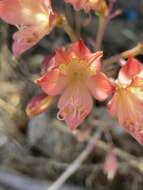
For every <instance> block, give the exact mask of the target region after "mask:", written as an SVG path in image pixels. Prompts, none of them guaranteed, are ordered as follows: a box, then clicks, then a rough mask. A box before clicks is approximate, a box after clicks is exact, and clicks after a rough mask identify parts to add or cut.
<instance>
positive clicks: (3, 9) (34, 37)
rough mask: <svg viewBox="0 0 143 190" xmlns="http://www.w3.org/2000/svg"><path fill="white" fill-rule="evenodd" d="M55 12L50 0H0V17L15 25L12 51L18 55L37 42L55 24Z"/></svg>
mask: <svg viewBox="0 0 143 190" xmlns="http://www.w3.org/2000/svg"><path fill="white" fill-rule="evenodd" d="M55 16H56V15H55V13H54V12H53V11H52V8H51V3H50V0H38V1H36V2H35V0H1V1H0V18H1V19H2V20H4V21H5V22H7V23H8V24H11V25H15V26H17V27H18V29H19V31H18V32H16V33H15V34H14V35H13V39H14V43H13V47H12V49H13V53H14V55H15V56H16V57H18V56H20V55H21V54H22V53H23V52H25V51H26V50H27V49H29V48H31V47H32V46H34V45H35V44H36V43H38V42H39V41H40V40H41V39H42V38H43V37H44V36H45V35H46V34H48V33H49V32H50V31H51V30H52V28H53V27H54V25H55Z"/></svg>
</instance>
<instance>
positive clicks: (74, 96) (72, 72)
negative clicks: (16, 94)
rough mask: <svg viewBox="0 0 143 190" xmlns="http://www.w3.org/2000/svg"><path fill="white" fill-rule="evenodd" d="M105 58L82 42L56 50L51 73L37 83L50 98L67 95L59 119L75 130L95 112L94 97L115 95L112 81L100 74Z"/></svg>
mask: <svg viewBox="0 0 143 190" xmlns="http://www.w3.org/2000/svg"><path fill="white" fill-rule="evenodd" d="M101 57H102V52H100V51H98V52H96V53H91V52H90V51H89V50H88V49H87V47H86V46H85V45H84V44H83V42H82V41H79V42H76V43H73V44H71V45H70V46H69V47H68V48H67V49H65V50H63V49H58V50H56V54H55V56H54V57H53V58H52V59H51V62H52V64H51V63H48V64H47V65H48V69H47V72H46V73H45V74H44V75H43V76H42V77H41V78H40V79H38V80H37V83H38V84H39V85H40V86H41V87H42V89H43V91H44V92H45V93H46V94H48V95H50V96H56V95H58V94H60V93H61V92H63V94H62V96H61V97H60V99H59V102H58V108H59V112H58V118H59V119H62V120H65V122H66V123H67V125H68V126H69V128H70V129H71V130H74V129H75V128H77V127H78V126H79V125H80V124H81V123H82V121H83V120H84V119H85V118H86V116H87V115H88V114H89V113H90V112H91V110H92V107H93V101H92V96H93V97H95V98H96V99H98V100H101V101H103V100H105V99H106V98H107V97H108V96H109V95H110V94H111V93H112V90H113V87H112V85H111V83H110V81H109V80H108V79H107V77H106V76H105V74H103V73H102V72H100V59H101ZM48 61H49V59H48Z"/></svg>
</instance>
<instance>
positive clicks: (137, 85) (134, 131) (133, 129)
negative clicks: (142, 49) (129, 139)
mask: <svg viewBox="0 0 143 190" xmlns="http://www.w3.org/2000/svg"><path fill="white" fill-rule="evenodd" d="M142 74H143V66H142V64H141V63H140V62H139V61H138V60H136V59H134V58H132V57H129V59H128V61H127V63H126V64H125V65H124V66H123V67H122V68H121V70H120V72H119V77H118V80H117V81H116V84H115V86H116V92H115V94H114V96H113V98H112V99H111V101H110V102H109V104H108V107H109V111H110V112H111V114H112V115H117V117H118V119H119V122H120V124H121V125H122V126H123V127H124V128H125V129H126V130H127V131H128V132H129V133H130V134H131V135H132V136H133V137H134V138H135V139H136V140H137V141H138V142H139V143H140V144H143V75H142Z"/></svg>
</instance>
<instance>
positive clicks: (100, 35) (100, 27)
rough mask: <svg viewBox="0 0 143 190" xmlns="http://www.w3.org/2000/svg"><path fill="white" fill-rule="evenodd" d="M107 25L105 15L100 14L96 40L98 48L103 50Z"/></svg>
mask: <svg viewBox="0 0 143 190" xmlns="http://www.w3.org/2000/svg"><path fill="white" fill-rule="evenodd" d="M105 26H106V17H105V15H103V14H100V15H99V19H98V30H97V36H96V42H95V47H96V50H101V46H102V41H103V36H104V31H105Z"/></svg>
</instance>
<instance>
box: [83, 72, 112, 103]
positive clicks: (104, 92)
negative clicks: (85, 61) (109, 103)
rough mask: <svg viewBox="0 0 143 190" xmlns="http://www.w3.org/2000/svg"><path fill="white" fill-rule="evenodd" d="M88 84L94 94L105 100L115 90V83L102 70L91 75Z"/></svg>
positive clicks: (97, 97) (98, 98)
mask: <svg viewBox="0 0 143 190" xmlns="http://www.w3.org/2000/svg"><path fill="white" fill-rule="evenodd" d="M87 85H88V88H89V90H90V91H91V93H92V95H93V96H94V97H95V98H96V99H97V100H100V101H104V100H105V99H106V98H107V97H108V96H110V95H111V94H112V92H113V90H114V87H113V85H112V84H111V82H110V81H109V79H108V78H107V77H106V75H105V74H104V73H102V72H98V73H96V75H94V76H92V77H90V78H89V80H88V83H87Z"/></svg>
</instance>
